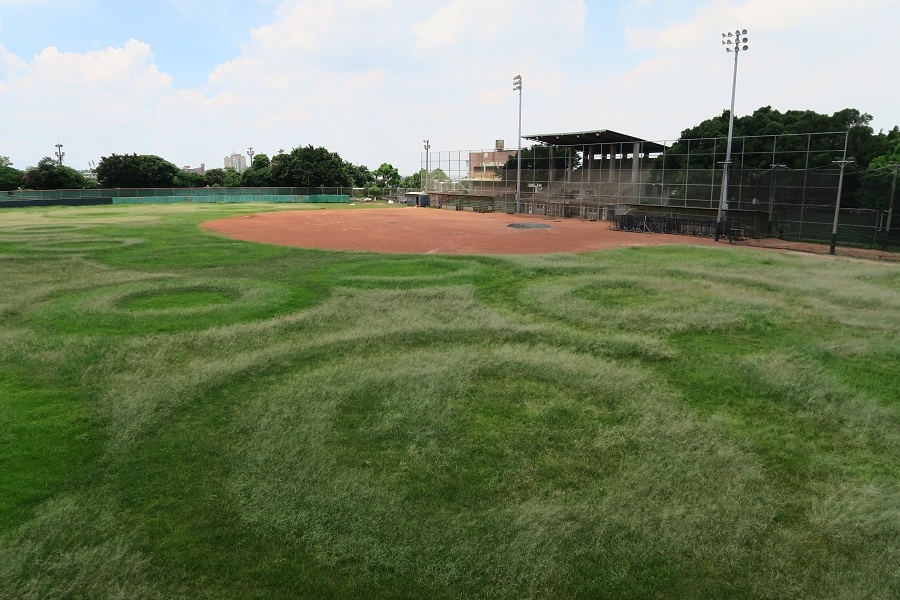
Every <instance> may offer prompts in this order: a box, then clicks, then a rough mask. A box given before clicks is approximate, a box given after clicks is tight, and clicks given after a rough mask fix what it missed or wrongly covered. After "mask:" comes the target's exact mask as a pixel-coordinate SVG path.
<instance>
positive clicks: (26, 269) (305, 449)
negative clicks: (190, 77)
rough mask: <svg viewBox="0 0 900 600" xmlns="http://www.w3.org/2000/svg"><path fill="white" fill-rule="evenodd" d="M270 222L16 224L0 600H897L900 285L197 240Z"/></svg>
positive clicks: (806, 274)
mask: <svg viewBox="0 0 900 600" xmlns="http://www.w3.org/2000/svg"><path fill="white" fill-rule="evenodd" d="M261 208H262V209H264V208H265V207H260V206H253V207H245V206H230V205H228V206H215V205H213V206H206V205H204V206H190V205H185V206H179V205H172V206H124V207H117V208H115V209H113V210H110V209H109V208H108V207H104V209H103V210H99V209H93V208H53V209H22V210H17V211H8V212H4V213H3V217H4V222H3V224H2V226H0V269H2V273H3V277H0V319H2V322H3V328H2V329H0V392H2V393H0V456H2V458H0V467H2V472H3V473H4V482H3V484H0V590H3V594H5V595H8V596H10V597H17V598H45V597H74V598H79V597H82V598H112V597H129V598H189V597H191V598H194V597H199V598H223V597H234V598H303V597H307V598H347V597H371V598H379V597H385V598H421V597H423V596H431V597H435V598H470V597H471V598H623V597H642V598H645V597H659V598H663V597H665V598H673V597H683V598H778V597H791V598H822V597H829V598H895V597H898V596H900V576H898V573H897V569H896V565H897V564H900V484H898V481H900V472H898V471H900V467H898V465H900V461H898V459H900V407H898V398H900V377H898V376H897V372H898V371H897V364H898V361H900V294H898V291H900V269H898V267H897V266H896V265H884V264H876V263H863V262H858V261H849V260H828V259H821V258H819V257H807V256H794V255H781V254H770V253H763V252H759V251H747V250H741V249H737V248H732V247H721V248H715V249H700V248H630V249H625V250H621V251H613V252H603V253H595V254H589V255H577V256H574V255H561V256H533V257H507V258H503V259H499V258H487V257H422V256H409V257H406V256H374V255H370V254H363V253H335V252H321V251H309V250H298V249H288V248H279V247H275V246H266V245H257V244H246V243H241V242H235V241H231V240H227V239H223V238H220V237H217V236H215V235H212V234H209V233H205V232H203V231H201V230H198V229H197V228H196V227H195V225H196V224H197V223H198V222H200V221H202V220H204V219H207V218H212V217H214V216H220V215H224V214H240V213H242V212H248V211H251V210H252V211H258V210H260V209H261ZM273 208H277V209H284V207H283V206H278V207H273ZM303 209H306V210H310V209H314V208H309V207H303Z"/></svg>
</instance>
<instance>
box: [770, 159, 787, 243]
mask: <svg viewBox="0 0 900 600" xmlns="http://www.w3.org/2000/svg"><path fill="white" fill-rule="evenodd" d="M769 166H770V167H772V189H770V190H769V226H768V227H767V228H766V235H772V217H773V216H774V215H773V213H774V212H775V183H776V182H777V181H778V167H787V165H781V164H778V163H773V164H771V165H769Z"/></svg>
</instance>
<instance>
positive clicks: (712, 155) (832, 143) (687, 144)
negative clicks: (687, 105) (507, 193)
mask: <svg viewBox="0 0 900 600" xmlns="http://www.w3.org/2000/svg"><path fill="white" fill-rule="evenodd" d="M728 121H729V112H728V111H727V110H725V111H723V112H722V114H721V115H717V116H715V117H712V118H710V119H706V120H705V121H703V122H701V123H700V124H698V125H695V126H693V127H689V128H687V129H685V130H683V131H682V132H681V136H680V138H679V139H678V141H676V142H675V143H674V144H672V145H671V146H669V147H668V148H667V150H666V152H665V154H663V155H661V156H659V157H658V158H656V159H655V161H654V163H653V172H652V173H651V175H650V178H651V182H652V183H655V184H657V185H667V184H672V183H674V184H684V183H685V182H687V181H688V174H690V180H691V181H693V182H695V183H696V182H701V181H705V184H706V185H707V187H709V186H715V185H717V184H718V182H719V181H720V180H721V172H722V165H721V164H720V162H721V161H722V160H723V157H724V154H725V148H724V144H723V142H722V140H723V138H726V137H727V136H728ZM871 122H872V115H870V114H867V113H863V112H860V111H859V110H857V109H855V108H847V109H844V110H841V111H838V112H835V113H834V114H831V115H827V114H821V113H817V112H814V111H811V110H789V111H786V112H780V111H778V110H775V109H773V108H772V107H771V106H764V107H762V108H759V109H757V110H756V111H754V112H753V114H750V115H746V116H743V117H735V119H734V137H735V145H734V147H733V149H732V151H733V156H732V161H733V166H732V169H749V170H758V171H766V170H768V169H770V168H772V165H773V164H776V165H778V166H779V167H781V168H787V169H794V170H802V169H837V167H836V166H834V165H833V163H832V161H833V160H834V159H835V158H836V157H835V153H834V150H836V149H843V147H844V142H845V133H846V143H847V156H848V157H850V158H852V159H853V164H852V165H850V166H849V167H848V169H847V173H848V175H850V177H848V178H847V179H846V181H845V186H844V197H845V198H846V199H848V200H849V201H850V202H851V203H850V204H849V205H848V206H854V205H855V206H858V207H863V208H887V204H888V201H889V199H890V191H891V183H892V178H893V168H891V165H892V164H897V163H900V127H897V126H895V127H894V128H893V129H891V130H890V131H888V132H884V131H879V132H877V133H876V132H875V131H874V130H873V128H872V126H871ZM789 134H802V135H797V136H796V137H790V136H789ZM805 134H822V135H820V136H819V137H818V138H817V139H818V146H819V147H827V148H828V149H830V150H831V152H828V151H825V150H821V151H817V150H816V148H813V149H812V151H811V152H809V154H808V156H807V150H808V148H807V138H806V137H805ZM825 134H833V135H825ZM773 136H785V137H779V138H778V147H777V151H776V152H775V155H774V156H773V154H772V150H773V148H772V140H773ZM574 150H575V149H573V148H554V149H553V152H552V154H551V150H550V147H549V146H544V145H541V144H535V145H533V146H530V147H526V148H522V169H523V170H525V171H528V173H529V177H531V176H532V171H533V172H534V173H533V175H534V177H535V178H536V179H538V180H541V181H550V179H552V177H551V175H554V174H555V176H556V177H559V176H560V175H561V174H562V173H563V172H565V170H566V169H567V168H569V167H571V168H572V169H578V168H580V167H581V157H580V156H579V154H578V153H577V152H574ZM742 159H743V162H742ZM717 161H718V162H717ZM517 167H518V157H517V156H516V154H515V153H514V152H513V153H512V154H511V156H510V158H509V160H508V161H507V162H506V163H505V164H504V165H502V166H500V167H498V168H496V169H495V174H496V176H497V177H498V178H499V179H500V180H502V181H507V182H509V181H515V180H516V172H517ZM704 171H705V173H704ZM663 175H665V177H663ZM704 175H705V177H704ZM699 187H702V186H700V185H694V186H692V188H693V192H694V193H699V194H700V196H699V197H703V196H709V194H708V193H704V192H702V191H701V192H698V191H697V189H698V188H699ZM676 193H684V190H683V189H682V188H679V187H678V186H677V185H676V186H673V190H672V194H676Z"/></svg>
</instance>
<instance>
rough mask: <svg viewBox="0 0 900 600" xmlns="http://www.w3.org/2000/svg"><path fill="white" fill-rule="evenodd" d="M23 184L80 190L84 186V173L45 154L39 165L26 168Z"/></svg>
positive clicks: (40, 188)
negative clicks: (60, 163)
mask: <svg viewBox="0 0 900 600" xmlns="http://www.w3.org/2000/svg"><path fill="white" fill-rule="evenodd" d="M22 185H23V186H24V187H26V188H29V189H33V190H80V189H82V188H84V175H82V174H81V173H79V172H78V171H76V170H75V169H72V168H71V167H65V166H62V165H59V164H57V162H56V161H55V160H53V159H52V158H50V157H49V156H45V157H44V158H42V159H41V160H40V161H39V162H38V164H37V166H35V167H29V168H27V169H25V174H24V175H23V176H22Z"/></svg>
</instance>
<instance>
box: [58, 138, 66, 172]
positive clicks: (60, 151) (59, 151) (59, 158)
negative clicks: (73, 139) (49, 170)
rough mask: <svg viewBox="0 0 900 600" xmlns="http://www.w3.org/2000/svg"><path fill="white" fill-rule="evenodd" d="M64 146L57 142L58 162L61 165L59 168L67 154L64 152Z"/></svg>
mask: <svg viewBox="0 0 900 600" xmlns="http://www.w3.org/2000/svg"><path fill="white" fill-rule="evenodd" d="M62 148H63V145H62V144H60V143H59V142H56V162H58V163H59V166H62V164H63V157H64V156H65V155H66V153H65V152H63V151H62Z"/></svg>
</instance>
